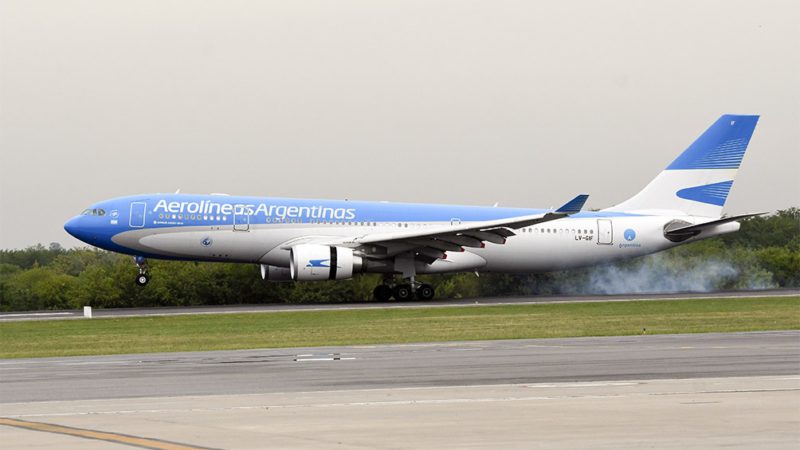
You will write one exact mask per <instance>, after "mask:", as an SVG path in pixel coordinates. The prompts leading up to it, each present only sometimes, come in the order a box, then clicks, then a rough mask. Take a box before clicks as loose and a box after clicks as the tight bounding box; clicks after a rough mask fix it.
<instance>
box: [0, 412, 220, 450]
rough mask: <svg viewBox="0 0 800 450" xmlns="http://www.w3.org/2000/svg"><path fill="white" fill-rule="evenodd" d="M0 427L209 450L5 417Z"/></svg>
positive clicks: (166, 449) (164, 448)
mask: <svg viewBox="0 0 800 450" xmlns="http://www.w3.org/2000/svg"><path fill="white" fill-rule="evenodd" d="M0 425H6V426H9V427H16V428H22V429H25V430H31V431H42V432H45V433H55V434H64V435H67V436H74V437H80V438H84V439H94V440H98V441H105V442H113V443H115V444H122V445H130V446H133V447H140V448H148V449H156V450H209V447H197V446H193V445H187V444H180V443H178V442H170V441H164V440H161V439H151V438H144V437H139V436H130V435H127V434H120V433H109V432H106V431H95V430H89V429H86V428H74V427H67V426H64V425H54V424H50V423H43V422H29V421H27V420H19V419H9V418H5V417H0Z"/></svg>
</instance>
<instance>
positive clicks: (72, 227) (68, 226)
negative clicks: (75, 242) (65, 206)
mask: <svg viewBox="0 0 800 450" xmlns="http://www.w3.org/2000/svg"><path fill="white" fill-rule="evenodd" d="M78 219H79V217H73V218H72V219H69V220H68V221H67V222H66V223H65V224H64V231H66V232H67V233H69V234H70V235H72V236H74V237H78Z"/></svg>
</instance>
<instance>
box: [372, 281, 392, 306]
mask: <svg viewBox="0 0 800 450" xmlns="http://www.w3.org/2000/svg"><path fill="white" fill-rule="evenodd" d="M372 296H373V297H375V300H377V301H379V302H388V301H389V299H390V298H392V288H390V287H389V286H387V285H385V284H380V285H378V286H377V287H375V290H373V291H372Z"/></svg>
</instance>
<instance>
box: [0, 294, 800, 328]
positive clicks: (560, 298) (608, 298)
mask: <svg viewBox="0 0 800 450" xmlns="http://www.w3.org/2000/svg"><path fill="white" fill-rule="evenodd" d="M794 296H800V289H767V290H758V291H724V292H684V293H670V294H626V295H581V296H575V295H549V296H526V297H488V298H486V297H484V298H467V299H437V300H431V301H408V302H396V301H389V302H352V303H308V304H305V303H303V304H296V303H294V304H286V303H282V304H265V305H220V306H194V307H162V308H115V309H94V310H93V311H92V316H93V317H146V316H170V315H191V314H237V313H269V312H280V311H329V310H353V309H373V308H447V307H457V306H487V305H525V304H538V303H582V302H628V301H647V300H687V299H698V300H699V299H707V298H741V297H750V298H754V297H794ZM82 318H83V311H82V310H61V311H22V312H10V313H3V314H0V322H11V321H21V320H59V319H82Z"/></svg>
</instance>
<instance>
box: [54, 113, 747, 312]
mask: <svg viewBox="0 0 800 450" xmlns="http://www.w3.org/2000/svg"><path fill="white" fill-rule="evenodd" d="M757 122H758V116H742V115H724V116H722V117H720V118H719V120H717V121H716V122H715V123H714V124H713V125H711V127H710V128H709V129H708V130H706V132H705V133H703V134H702V135H701V136H700V137H699V138H698V139H697V140H696V141H695V142H694V143H692V145H690V146H689V148H687V149H686V150H685V151H684V152H683V153H682V154H681V155H680V156H678V158H677V159H675V161H673V162H672V163H671V164H670V165H669V166H667V168H666V169H665V170H663V171H662V172H661V173H660V174H659V175H658V176H657V177H656V178H655V179H654V180H653V181H652V182H650V184H648V185H647V186H646V187H645V188H644V189H643V190H642V191H641V192H639V193H638V194H636V195H635V196H633V197H631V198H630V199H628V200H626V201H624V202H622V203H620V204H618V205H616V206H613V207H611V208H607V209H604V210H601V211H596V212H584V211H581V209H582V207H583V205H584V204H585V202H586V199H587V197H588V196H587V195H585V194H582V195H579V196H577V197H575V198H574V199H572V200H570V201H569V202H567V203H566V204H564V206H562V207H561V208H558V209H555V210H546V209H524V208H498V207H476V206H450V205H431V204H412V203H388V202H363V201H347V200H339V201H336V200H309V199H289V198H269V197H234V196H228V195H219V194H217V195H187V194H177V193H176V194H145V195H134V196H130V197H122V198H115V199H112V200H106V201H102V202H99V203H96V204H94V205H91V206H90V207H89V208H88V209H86V210H85V211H84V212H83V213H82V214H80V215H78V216H76V217H74V218H72V219H70V220H69V221H68V222H67V223H66V224H65V225H64V228H65V229H66V230H67V232H68V233H70V234H71V235H73V236H75V237H76V238H78V239H80V240H82V241H84V242H86V243H88V244H91V245H94V246H96V247H100V248H104V249H106V250H111V251H114V252H120V253H126V254H130V255H134V256H135V261H136V264H137V265H138V267H139V276H138V277H137V279H136V281H137V283H138V284H140V285H145V284H147V281H148V279H149V275H148V272H147V260H146V258H160V259H175V260H187V261H233V262H241V263H250V264H257V265H259V266H260V268H261V275H262V277H263V278H264V279H267V280H271V281H290V280H295V281H311V280H341V279H348V278H351V277H353V276H355V275H356V274H359V273H370V272H371V273H382V274H384V283H382V284H381V285H379V286H378V287H376V288H375V297H376V298H377V299H379V300H387V299H389V298H390V297H395V298H396V299H400V300H405V299H409V298H411V297H412V296H414V295H415V294H416V296H417V297H419V298H423V299H428V298H431V297H433V295H434V293H433V288H432V287H431V286H428V285H425V284H419V283H417V282H416V281H415V276H416V275H417V274H432V273H447V272H461V271H470V272H476V273H480V272H516V273H520V272H546V271H552V270H559V269H567V268H574V267H583V266H589V265H593V264H599V263H603V262H608V261H614V260H619V259H624V258H632V257H637V256H642V255H646V254H650V253H654V252H658V251H661V250H665V249H668V248H671V247H674V246H676V245H680V244H682V243H685V242H692V241H696V240H699V239H704V238H708V237H712V236H717V235H720V234H724V233H730V232H733V231H736V230H738V229H739V224H738V223H737V222H736V220H738V219H741V218H744V217H749V216H751V215H752V214H750V215H745V216H737V217H726V218H723V217H722V208H723V206H724V205H725V200H726V199H727V197H728V193H729V192H730V189H731V186H732V184H733V181H734V178H735V176H736V172H737V170H738V169H739V166H740V164H741V162H742V158H743V157H744V154H745V150H746V149H747V145H748V143H749V142H750V138H751V136H752V135H753V131H754V130H755V127H756V123H757ZM398 276H399V277H401V280H400V281H399V282H396V281H395V278H396V277H398Z"/></svg>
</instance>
